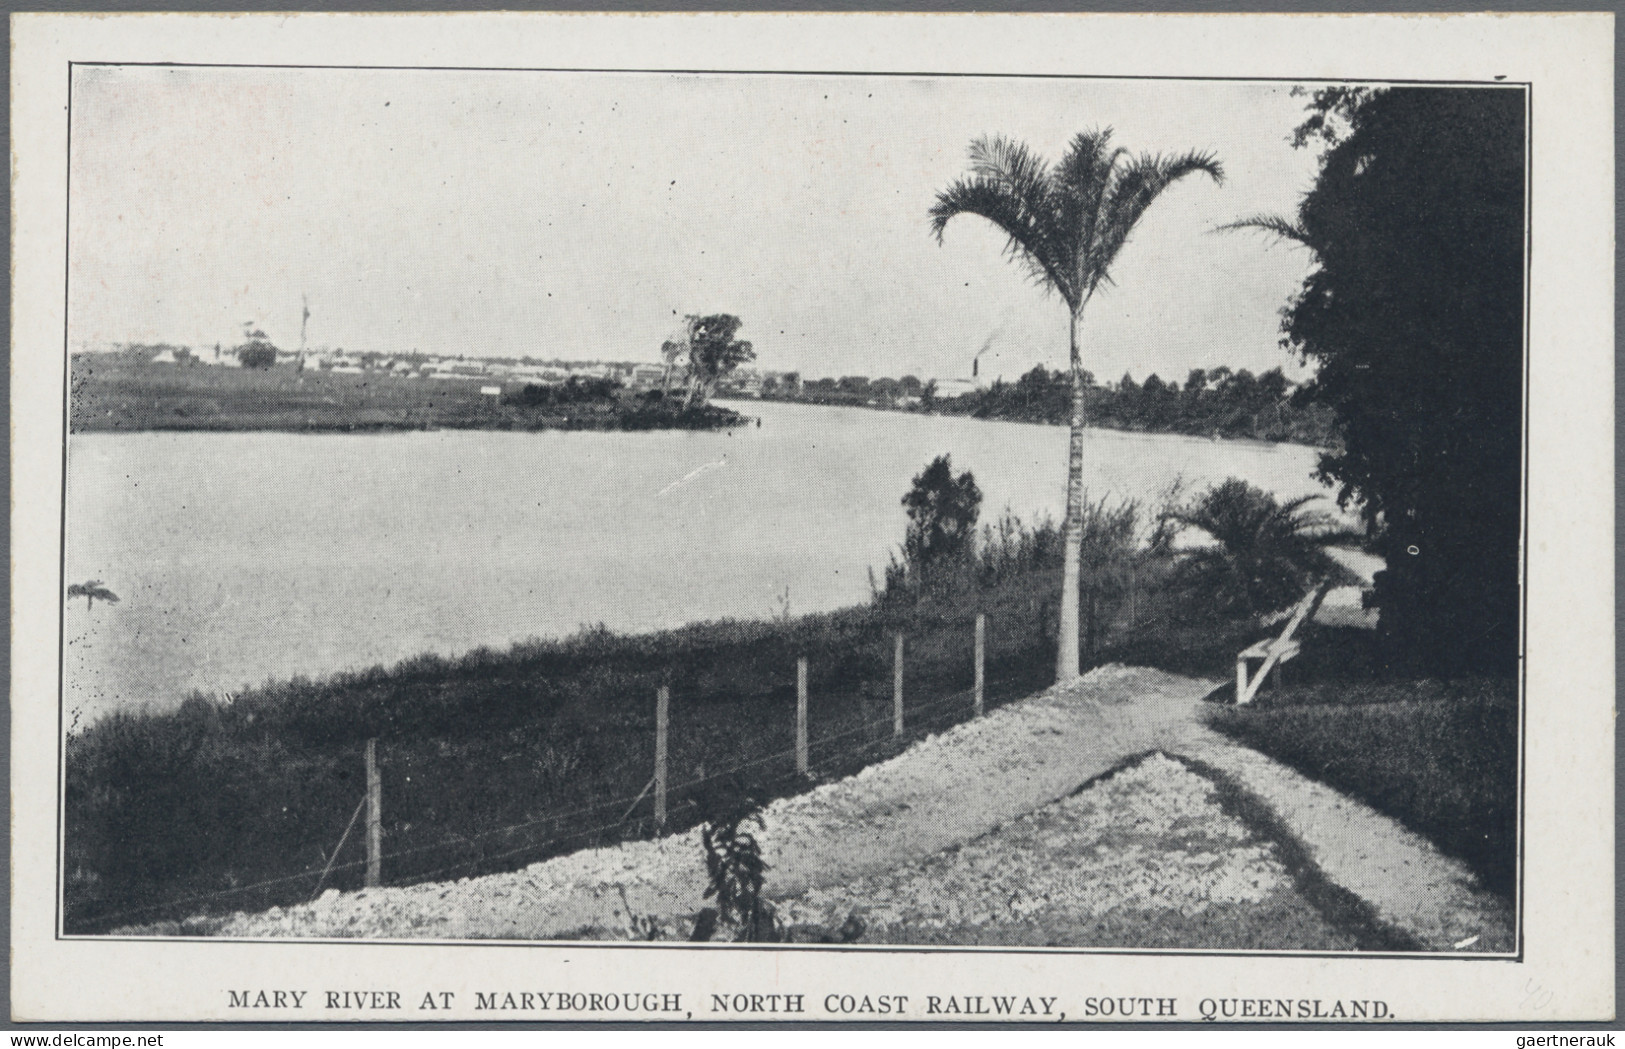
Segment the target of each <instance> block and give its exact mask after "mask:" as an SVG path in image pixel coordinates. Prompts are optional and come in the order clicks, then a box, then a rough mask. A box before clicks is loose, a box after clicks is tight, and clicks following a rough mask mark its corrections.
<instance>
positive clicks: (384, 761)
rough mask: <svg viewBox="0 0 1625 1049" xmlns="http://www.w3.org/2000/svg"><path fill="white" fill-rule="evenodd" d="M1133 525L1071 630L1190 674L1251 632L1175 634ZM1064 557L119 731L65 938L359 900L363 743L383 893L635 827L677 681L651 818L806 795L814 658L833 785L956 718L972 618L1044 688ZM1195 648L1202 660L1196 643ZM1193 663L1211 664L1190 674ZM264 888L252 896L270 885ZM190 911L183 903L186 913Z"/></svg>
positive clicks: (406, 668) (682, 818)
mask: <svg viewBox="0 0 1625 1049" xmlns="http://www.w3.org/2000/svg"><path fill="white" fill-rule="evenodd" d="M1133 517H1134V515H1133V513H1132V511H1130V512H1129V513H1128V514H1127V515H1126V516H1125V515H1124V513H1122V512H1114V511H1110V510H1108V509H1107V508H1105V507H1102V506H1095V507H1092V508H1091V512H1090V522H1091V526H1090V530H1089V533H1088V551H1089V556H1088V557H1087V558H1086V561H1087V564H1086V571H1085V577H1084V582H1085V601H1084V606H1085V616H1084V622H1083V624H1082V626H1081V631H1080V632H1081V634H1082V640H1083V647H1084V651H1085V652H1086V653H1087V658H1088V661H1089V662H1090V663H1100V662H1106V661H1111V660H1121V659H1123V658H1125V657H1126V656H1129V655H1130V654H1132V656H1133V657H1134V658H1136V659H1138V660H1139V661H1141V662H1146V663H1150V664H1152V665H1164V666H1168V667H1169V668H1178V667H1183V668H1187V669H1195V667H1193V666H1192V664H1193V661H1194V662H1196V663H1204V665H1205V664H1208V663H1216V662H1219V661H1222V660H1223V659H1224V658H1227V654H1228V653H1233V652H1234V642H1233V641H1232V640H1228V639H1229V638H1231V637H1239V636H1242V635H1244V634H1245V633H1246V630H1247V626H1246V624H1244V623H1243V624H1234V623H1230V624H1227V623H1219V622H1208V623H1207V624H1206V626H1205V627H1203V626H1201V625H1200V624H1193V623H1190V622H1188V621H1186V622H1176V621H1175V618H1174V617H1173V616H1172V615H1171V614H1170V612H1171V610H1172V608H1173V607H1174V606H1175V605H1177V604H1178V598H1177V595H1174V594H1172V593H1171V592H1170V591H1169V590H1168V588H1167V587H1166V586H1165V585H1163V584H1162V583H1160V582H1159V580H1166V578H1167V575H1168V558H1167V555H1166V554H1153V553H1150V552H1147V551H1143V550H1136V549H1135V547H1134V544H1133V531H1134V523H1135V522H1134V520H1133ZM1059 557H1060V545H1059V537H1058V535H1057V534H1056V530H1055V529H1054V528H1053V527H1050V526H1048V525H1043V526H1040V527H1037V528H1023V527H1021V526H1020V524H1019V523H1017V522H1013V521H1010V520H1008V519H1007V520H1005V521H1002V522H1000V523H999V524H998V525H997V526H995V527H994V528H990V529H988V530H986V532H985V533H984V535H983V541H982V543H981V544H980V549H979V552H978V553H977V555H976V556H975V557H973V558H970V559H969V560H966V561H964V562H962V563H958V564H955V565H953V566H951V567H950V568H947V569H943V570H940V571H937V572H935V573H933V574H932V576H931V577H930V578H929V579H926V580H918V581H898V582H897V584H896V585H895V586H893V587H892V588H890V589H885V588H882V590H881V592H879V593H877V594H876V597H875V600H874V601H873V602H872V603H871V604H869V605H866V606H862V607H857V608H851V609H846V610H843V611H839V612H835V613H830V614H824V615H813V616H805V617H800V618H795V619H779V620H772V621H765V622H720V623H709V624H700V625H695V626H691V627H688V628H685V629H681V630H673V631H666V632H662V633H656V634H649V635H642V636H632V637H625V636H618V635H614V634H610V633H608V632H604V631H595V632H588V633H584V634H581V635H578V636H575V637H572V638H569V639H565V640H560V641H547V642H535V643H529V644H522V645H518V646H515V647H514V648H512V649H510V650H507V651H503V652H491V651H479V652H475V653H472V654H470V655H468V656H466V657H463V658H460V659H439V658H432V657H425V658H420V659H415V660H411V661H408V662H406V663H402V664H400V665H399V666H396V667H393V668H388V669H385V668H375V669H373V670H371V671H367V672H365V673H358V674H350V675H341V676H338V677H334V678H331V679H328V680H322V681H304V680H294V681H290V682H285V683H280V684H273V685H268V686H265V687H262V688H259V689H256V690H253V691H250V692H246V693H243V694H240V695H238V696H237V697H236V699H235V700H234V701H233V702H231V703H230V704H229V705H223V704H221V703H219V702H217V701H215V700H213V699H209V698H204V697H193V698H191V699H189V700H187V701H186V702H185V703H183V704H182V705H181V706H180V707H179V708H178V709H175V710H172V711H169V712H167V713H161V714H116V715H113V716H110V717H108V718H106V719H103V720H101V721H99V722H96V723H95V724H93V725H91V726H90V727H89V728H88V729H86V730H84V731H82V732H79V733H77V734H75V735H73V736H72V737H71V738H70V740H69V743H68V749H67V781H66V791H67V840H66V851H67V893H66V898H67V906H66V924H67V927H68V928H69V929H70V930H72V931H75V932H100V931H107V930H109V929H112V928H116V927H119V926H122V925H133V924H143V923H151V922H154V921H159V920H177V919H182V918H185V917H187V916H189V915H192V914H197V913H207V912H215V913H218V912H222V911H228V912H229V911H232V910H252V909H262V908H265V907H269V906H272V905H278V904H286V903H290V902H298V901H302V900H304V899H306V898H308V897H309V896H310V895H311V893H312V892H313V891H315V890H316V888H317V884H318V882H319V881H320V880H321V871H322V869H323V868H324V866H326V865H327V864H328V863H329V861H333V862H334V863H335V866H334V869H333V871H332V873H331V874H330V875H329V876H328V877H327V879H326V880H325V881H322V882H321V884H322V885H323V886H324V887H340V888H355V887H358V886H359V885H360V883H361V878H362V873H363V871H362V863H361V860H362V852H361V849H360V840H361V835H360V834H358V833H354V832H352V834H351V835H350V837H349V839H348V842H347V844H346V845H345V847H344V850H343V851H342V852H341V853H340V854H339V855H337V856H336V857H335V856H334V855H333V850H334V848H335V845H336V844H337V843H338V842H339V841H340V839H341V837H342V836H343V834H344V832H345V828H346V826H347V824H348V823H349V821H350V818H351V816H352V814H353V813H354V812H355V810H356V806H357V803H358V802H359V800H360V798H361V795H362V792H363V763H362V753H363V748H364V746H365V741H366V740H367V739H369V738H373V737H376V738H377V739H378V740H379V744H378V746H379V755H380V763H381V767H382V781H383V799H384V800H383V832H384V854H385V859H384V878H385V880H386V882H389V883H401V882H412V881H420V880H427V879H430V878H440V879H443V878H448V877H458V876H464V875H473V874H479V873H486V872H491V871H495V870H501V869H513V868H516V867H520V866H524V865H526V864H529V863H532V862H536V861H538V860H541V859H545V858H547V857H549V856H551V855H556V854H560V853H566V852H572V851H575V850H577V849H580V848H583V847H586V846H589V845H594V844H600V843H605V842H609V841H614V840H621V839H626V838H635V837H642V836H648V835H649V834H651V833H652V832H653V830H654V827H653V824H652V819H651V817H652V806H651V799H650V798H649V797H648V796H647V794H644V793H642V792H643V791H644V788H645V787H646V785H647V784H648V782H649V780H650V777H651V775H652V767H653V755H654V717H655V704H654V694H655V691H656V689H657V687H658V686H659V685H661V684H667V685H669V686H670V688H671V695H672V704H671V742H670V746H671V781H672V789H671V798H670V807H671V821H670V823H669V824H668V829H680V828H682V827H685V826H689V825H692V824H694V823H697V822H698V821H699V820H700V819H701V814H702V813H703V812H704V811H705V808H706V805H707V804H708V799H710V798H712V797H714V796H716V795H718V794H726V795H738V794H749V795H752V796H755V797H756V798H758V799H761V800H767V799H770V798H772V797H775V796H779V795H783V794H786V793H792V792H797V791H801V790H805V789H806V788H807V786H808V782H807V781H806V780H805V779H803V778H801V777H799V776H797V775H795V766H794V755H793V748H794V726H795V668H796V659H797V658H798V657H800V656H806V657H807V658H808V661H809V665H810V693H811V703H810V719H809V720H810V725H809V736H810V741H811V764H812V767H813V769H814V771H815V773H816V774H817V775H818V776H822V777H835V776H840V775H845V774H848V773H850V772H854V771H856V770H858V769H860V768H862V767H864V766H865V765H867V764H870V763H872V762H874V761H876V760H881V759H884V758H886V757H888V756H890V755H892V754H894V753H896V752H897V751H898V750H900V749H901V748H902V747H903V746H906V745H907V743H908V742H909V741H910V740H911V739H913V738H917V736H918V734H920V733H924V732H929V731H933V730H938V729H941V728H943V727H946V726H947V725H949V724H952V723H954V722H957V721H959V720H963V719H965V718H967V717H969V716H971V713H972V700H971V695H970V691H969V690H970V686H971V683H972V681H973V662H972V661H973V644H972V639H973V637H974V619H975V615H976V614H977V613H978V612H981V613H985V614H986V616H987V624H988V628H987V648H988V652H987V678H988V687H987V701H988V703H989V705H990V706H994V705H997V704H999V703H1002V702H1005V701H1007V700H1010V699H1014V698H1019V697H1022V696H1026V695H1029V694H1031V693H1032V692H1034V691H1037V690H1039V689H1042V688H1044V687H1046V686H1047V685H1048V684H1049V683H1050V682H1051V681H1052V680H1053V675H1054V658H1055V648H1054V640H1053V638H1054V634H1055V625H1054V624H1055V618H1056V614H1057V606H1058V603H1059V596H1060V595H1059V584H1060V571H1059V567H1060V566H1059ZM898 632H901V633H903V634H904V635H905V637H906V639H907V640H906V655H905V671H906V684H905V690H904V691H905V724H906V726H907V729H908V731H907V733H906V734H905V736H904V737H903V738H902V739H901V740H898V739H894V738H893V735H892V648H893V640H894V636H895V634H896V633H898ZM1198 638H1200V643H1198V640H1197V639H1198ZM1204 661H1205V662H1204ZM268 881H269V882H270V884H262V883H265V882H268ZM192 897H197V898H196V899H193V898H192Z"/></svg>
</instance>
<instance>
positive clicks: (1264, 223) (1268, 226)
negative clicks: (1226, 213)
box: [1213, 215, 1309, 246]
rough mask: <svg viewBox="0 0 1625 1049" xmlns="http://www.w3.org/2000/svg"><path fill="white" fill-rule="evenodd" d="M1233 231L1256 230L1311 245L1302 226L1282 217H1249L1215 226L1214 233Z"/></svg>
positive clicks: (1307, 234)
mask: <svg viewBox="0 0 1625 1049" xmlns="http://www.w3.org/2000/svg"><path fill="white" fill-rule="evenodd" d="M1232 230H1256V231H1258V232H1260V233H1269V234H1272V235H1274V236H1276V237H1279V238H1280V239H1281V240H1291V241H1296V242H1297V243H1299V244H1303V245H1305V246H1307V245H1308V243H1309V233H1308V231H1307V230H1305V229H1304V228H1303V226H1301V225H1300V224H1298V223H1296V222H1293V221H1292V220H1291V219H1288V218H1285V217H1283V216H1280V215H1249V216H1248V217H1246V218H1244V219H1237V220H1236V221H1234V222H1226V223H1225V224H1224V225H1222V226H1215V227H1214V228H1213V232H1215V233H1225V232H1230V231H1232Z"/></svg>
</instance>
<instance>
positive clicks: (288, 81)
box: [69, 66, 1315, 380]
mask: <svg viewBox="0 0 1625 1049" xmlns="http://www.w3.org/2000/svg"><path fill="white" fill-rule="evenodd" d="M1289 92H1290V85H1287V84H1242V83H1220V82H1175V81H1147V80H1140V81H1122V80H1090V79H1055V78H1004V77H957V78H928V77H911V76H895V77H881V76H842V77H836V76H815V75H779V76H774V75H690V74H684V75H674V74H644V73H549V72H506V71H504V72H468V71H423V70H413V71H385V70H275V69H252V68H250V69H225V68H221V69H215V68H185V69H163V68H149V67H83V66H81V67H78V68H77V69H76V71H75V75H74V83H73V109H72V116H71V120H72V123H71V133H72V161H71V170H70V177H71V182H70V222H69V238H70V240H69V259H70V262H69V341H70V345H72V346H74V347H76V348H81V347H100V346H105V345H106V344H108V343H113V342H128V341H144V342H145V341H169V342H174V343H179V344H185V345H192V346H203V347H212V346H213V345H214V344H215V343H217V342H219V343H222V344H224V345H225V346H228V347H229V346H231V345H233V344H234V343H235V342H238V341H241V337H242V332H243V325H244V323H245V322H252V323H253V324H255V325H257V326H259V327H261V328H263V329H264V330H265V331H266V332H267V333H268V334H269V335H270V336H271V338H272V339H273V341H275V342H276V343H277V344H278V345H279V346H282V347H284V348H288V349H292V348H295V347H297V346H298V343H299V328H300V317H301V297H302V296H304V297H307V298H308V301H309V304H310V320H309V330H308V339H309V343H310V345H311V346H328V347H333V348H339V347H342V348H343V349H345V350H349V351H355V352H363V351H378V352H384V353H389V352H404V351H411V350H417V351H420V352H424V353H437V354H465V355H468V356H511V357H518V356H526V355H529V356H533V357H539V358H549V359H551V358H559V359H566V360H592V359H598V360H656V359H658V358H659V348H660V344H661V342H662V341H664V340H665V339H667V338H670V337H671V336H672V335H673V334H674V333H675V332H676V331H678V330H679V329H680V327H681V325H682V318H683V315H685V314H689V313H722V312H726V313H734V314H737V315H738V316H739V317H741V318H742V319H743V321H744V324H743V327H742V328H741V330H740V337H741V338H746V339H750V340H751V341H752V343H753V344H754V346H755V349H756V352H757V356H758V359H757V364H758V366H759V367H762V368H764V369H770V370H775V371H799V372H801V373H803V375H805V376H806V377H808V378H816V377H821V376H841V375H867V376H869V377H871V378H874V377H879V376H882V375H890V376H901V375H905V374H913V375H918V376H920V377H922V378H938V379H952V378H967V377H969V375H970V362H971V359H972V358H973V357H974V356H976V354H977V353H978V351H980V350H982V349H983V348H984V347H986V351H985V353H983V356H982V373H983V375H984V376H988V377H993V376H1001V375H1002V376H1003V377H1004V378H1006V379H1014V378H1016V377H1017V376H1018V375H1020V374H1021V373H1023V372H1025V371H1027V370H1029V369H1030V368H1032V367H1033V366H1034V365H1035V364H1043V365H1044V366H1045V367H1049V368H1064V367H1065V366H1066V360H1067V320H1066V309H1065V306H1064V305H1063V304H1062V302H1061V300H1060V299H1059V298H1058V297H1056V296H1054V295H1052V294H1046V293H1045V292H1044V291H1043V290H1042V289H1041V288H1038V287H1036V286H1035V285H1033V284H1032V282H1031V281H1030V280H1029V279H1028V277H1027V276H1026V274H1025V271H1024V269H1023V267H1021V266H1019V265H1016V264H1014V263H1012V262H1011V261H1010V260H1009V259H1008V258H1007V257H1005V256H1004V255H1003V253H1002V252H1003V247H1004V238H1003V237H1002V235H1000V234H998V233H997V232H996V231H995V230H994V229H993V228H992V227H991V226H990V225H988V224H987V223H986V222H985V221H984V220H981V219H979V218H976V217H973V216H961V217H958V218H956V219H954V220H953V221H952V222H951V223H950V224H949V226H948V229H947V231H946V236H945V238H944V242H943V243H942V244H941V245H938V243H937V242H936V239H935V238H934V237H932V236H931V234H930V230H929V225H928V219H927V210H928V209H929V208H930V206H931V204H932V202H933V200H934V199H935V196H936V194H937V192H938V191H939V190H941V189H943V188H945V187H946V186H948V185H949V184H950V183H951V182H952V181H953V180H954V179H955V178H957V177H959V176H960V175H962V174H963V173H964V172H965V169H966V163H967V162H966V149H967V147H968V145H969V144H970V142H971V141H972V140H973V139H974V138H976V137H978V136H981V135H990V134H1002V135H1005V136H1007V137H1011V138H1015V139H1019V140H1021V141H1023V142H1025V143H1027V144H1028V145H1029V146H1030V147H1031V148H1033V149H1035V150H1036V151H1038V152H1039V153H1040V154H1041V155H1043V156H1045V157H1047V158H1049V159H1051V160H1053V159H1055V158H1056V157H1058V156H1059V155H1060V154H1061V152H1062V151H1063V150H1064V149H1065V146H1066V144H1067V142H1068V140H1069V139H1070V138H1071V136H1072V135H1074V134H1076V133H1077V132H1079V131H1082V130H1085V129H1089V128H1094V127H1102V126H1109V127H1112V128H1113V129H1114V141H1115V142H1117V143H1118V144H1119V145H1122V146H1125V147H1127V148H1129V149H1130V150H1133V151H1134V152H1136V153H1138V152H1142V151H1151V152H1175V151H1183V150H1186V149H1200V150H1209V151H1212V152H1213V153H1214V154H1216V155H1217V157H1218V159H1219V160H1220V162H1221V163H1222V164H1223V165H1224V168H1225V174H1226V180H1225V182H1224V184H1223V185H1222V186H1215V185H1214V184H1213V183H1212V182H1210V181H1208V180H1207V179H1205V178H1200V177H1193V178H1188V179H1186V180H1184V181H1182V182H1180V183H1178V184H1176V185H1175V186H1174V187H1172V188H1171V189H1169V190H1168V191H1167V192H1165V193H1164V194H1163V196H1162V197H1161V198H1159V199H1158V200H1157V202H1156V203H1155V204H1153V205H1152V207H1151V209H1150V210H1149V211H1148V212H1147V214H1146V217H1145V219H1144V220H1143V221H1142V222H1141V224H1140V226H1139V227H1138V228H1137V230H1136V231H1135V233H1134V235H1133V237H1132V238H1131V239H1130V241H1129V242H1128V244H1127V245H1126V246H1125V247H1124V249H1123V250H1122V252H1121V254H1120V255H1119V257H1118V261H1117V263H1116V265H1115V267H1114V268H1113V270H1112V276H1113V279H1114V281H1115V286H1113V287H1111V288H1109V289H1107V290H1106V291H1105V292H1104V293H1103V294H1101V295H1098V296H1097V297H1096V298H1095V300H1094V301H1093V302H1092V303H1091V304H1090V306H1089V308H1088V311H1087V313H1086V316H1085V318H1084V325H1083V329H1082V342H1083V353H1084V365H1085V367H1087V368H1089V369H1090V370H1091V371H1093V372H1094V373H1095V374H1096V375H1097V376H1099V377H1100V378H1102V379H1115V378H1117V377H1119V376H1120V375H1122V374H1123V373H1124V372H1125V371H1127V372H1131V373H1132V374H1133V375H1134V376H1135V377H1136V378H1137V379H1143V378H1144V377H1145V376H1146V375H1148V374H1150V373H1152V372H1156V373H1158V374H1160V375H1161V376H1162V377H1164V378H1174V379H1179V380H1183V378H1184V376H1185V374H1186V372H1187V371H1188V370H1189V369H1191V368H1195V367H1206V368H1212V367H1215V366H1218V365H1221V364H1222V365H1228V366H1230V367H1232V368H1250V369H1252V370H1254V371H1261V370H1264V369H1268V368H1272V367H1277V366H1280V367H1283V368H1285V369H1286V371H1287V374H1288V376H1289V377H1293V378H1300V377H1302V375H1303V372H1302V370H1301V368H1300V367H1299V365H1298V363H1297V360H1296V358H1295V356H1294V355H1292V354H1290V353H1289V352H1288V351H1286V350H1284V349H1282V348H1281V347H1280V345H1279V326H1280V310H1281V308H1282V307H1283V306H1284V305H1286V303H1287V301H1288V299H1289V298H1290V296H1291V295H1292V294H1293V292H1294V291H1295V290H1296V288H1297V287H1298V286H1299V284H1300V283H1301V282H1302V279H1303V277H1304V276H1305V274H1306V273H1307V272H1308V268H1309V264H1310V259H1309V257H1308V256H1307V254H1306V253H1304V252H1303V251H1302V250H1299V249H1295V248H1293V247H1292V246H1290V245H1287V244H1282V243H1272V242H1271V241H1270V240H1268V239H1267V238H1264V237H1261V236H1257V235H1253V234H1244V233H1221V232H1215V231H1214V228H1215V227H1216V226H1218V225H1220V224H1222V223H1225V222H1229V221H1233V220H1234V219H1237V218H1241V217H1244V216H1249V215H1253V214H1257V213H1260V212H1279V213H1288V214H1290V213H1292V212H1293V211H1294V210H1295V208H1296V206H1297V204H1298V201H1299V200H1300V199H1301V197H1302V195H1303V193H1305V192H1306V191H1307V190H1308V189H1309V188H1310V186H1311V185H1312V183H1313V178H1314V173H1315V156H1314V154H1313V153H1312V152H1311V151H1309V150H1294V149H1292V148H1291V147H1290V146H1289V145H1288V144H1287V141H1286V138H1287V136H1288V134H1289V133H1290V132H1291V130H1292V128H1293V127H1294V126H1295V125H1296V124H1297V123H1299V122H1300V120H1301V119H1302V117H1303V115H1304V113H1303V107H1304V102H1305V99H1304V98H1302V97H1293V96H1291V95H1290V93H1289Z"/></svg>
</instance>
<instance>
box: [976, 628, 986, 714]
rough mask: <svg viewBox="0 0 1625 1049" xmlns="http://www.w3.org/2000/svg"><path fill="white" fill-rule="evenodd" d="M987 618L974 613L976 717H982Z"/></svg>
mask: <svg viewBox="0 0 1625 1049" xmlns="http://www.w3.org/2000/svg"><path fill="white" fill-rule="evenodd" d="M986 664H987V616H985V615H983V614H982V613H981V612H978V613H976V716H977V717H981V716H982V688H983V685H984V684H985V683H986V681H987V674H986V670H985V667H986Z"/></svg>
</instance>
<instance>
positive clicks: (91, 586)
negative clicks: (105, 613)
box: [68, 579, 118, 612]
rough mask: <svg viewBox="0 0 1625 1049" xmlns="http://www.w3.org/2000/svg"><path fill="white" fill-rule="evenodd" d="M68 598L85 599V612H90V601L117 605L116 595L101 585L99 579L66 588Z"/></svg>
mask: <svg viewBox="0 0 1625 1049" xmlns="http://www.w3.org/2000/svg"><path fill="white" fill-rule="evenodd" d="M68 596H69V597H82V598H84V599H85V611H87V612H88V611H90V604H91V602H92V601H106V602H107V603H108V604H110V605H115V604H118V595H117V594H115V593H113V591H111V590H109V589H107V588H106V587H105V586H103V585H102V581H101V580H100V579H92V580H90V581H89V582H87V583H74V584H73V585H72V586H70V587H68Z"/></svg>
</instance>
